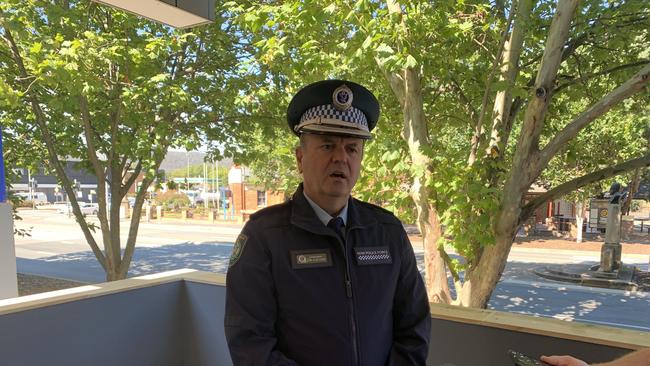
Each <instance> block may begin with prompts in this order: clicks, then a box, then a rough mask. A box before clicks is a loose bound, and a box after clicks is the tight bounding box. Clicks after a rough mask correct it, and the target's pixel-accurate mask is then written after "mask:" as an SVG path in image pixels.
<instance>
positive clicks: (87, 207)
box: [57, 202, 99, 215]
mask: <svg viewBox="0 0 650 366" xmlns="http://www.w3.org/2000/svg"><path fill="white" fill-rule="evenodd" d="M79 209H81V213H82V214H84V215H97V212H99V206H98V205H97V204H96V203H88V202H79ZM57 212H58V213H62V214H65V215H72V204H70V203H68V204H67V205H65V206H62V207H59V209H58V210H57Z"/></svg>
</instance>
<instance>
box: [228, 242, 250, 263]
mask: <svg viewBox="0 0 650 366" xmlns="http://www.w3.org/2000/svg"><path fill="white" fill-rule="evenodd" d="M247 241H248V236H246V235H245V234H239V236H238V237H237V240H235V245H234V246H233V247H232V253H231V254H230V262H229V263H228V268H230V267H232V266H234V265H235V264H236V263H237V261H239V258H241V255H242V253H244V247H246V242H247Z"/></svg>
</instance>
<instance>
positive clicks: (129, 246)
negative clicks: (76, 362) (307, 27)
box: [0, 0, 238, 281]
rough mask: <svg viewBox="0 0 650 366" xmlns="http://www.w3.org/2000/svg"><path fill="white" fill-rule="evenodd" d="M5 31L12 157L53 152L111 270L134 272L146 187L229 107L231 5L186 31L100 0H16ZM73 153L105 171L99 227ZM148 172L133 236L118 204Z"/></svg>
mask: <svg viewBox="0 0 650 366" xmlns="http://www.w3.org/2000/svg"><path fill="white" fill-rule="evenodd" d="M0 37H1V40H2V44H0V69H1V70H2V73H1V74H2V77H1V79H0V92H1V93H2V97H1V98H0V99H2V100H5V101H9V102H10V103H9V105H6V106H5V107H4V108H3V109H2V111H1V112H0V123H1V124H2V126H3V128H4V130H3V132H4V133H5V137H6V141H7V146H8V149H11V150H12V151H14V152H16V155H14V156H10V157H9V159H8V161H7V164H8V167H9V168H11V167H12V166H14V165H13V164H19V163H20V162H21V160H20V159H27V160H29V159H31V161H34V160H37V159H39V158H41V159H42V157H43V156H47V161H46V162H44V163H45V164H46V165H47V167H48V168H49V169H50V170H52V171H54V172H55V173H56V175H57V178H58V180H59V181H60V183H59V184H60V185H61V186H62V187H63V189H64V190H65V192H66V193H67V196H68V197H69V199H70V200H71V203H72V206H73V212H74V215H75V218H76V220H77V222H78V223H79V225H80V227H81V230H82V231H83V233H84V236H85V238H86V241H87V242H88V244H89V246H90V248H91V249H92V251H93V253H94V254H95V257H96V258H97V260H98V261H99V263H100V264H101V266H102V268H103V269H104V271H105V272H106V279H107V280H109V281H111V280H117V279H122V278H125V277H126V276H127V273H128V269H129V266H130V263H131V259H132V257H133V252H134V250H135V244H136V238H137V233H138V225H139V220H140V216H141V211H142V205H143V202H144V199H145V194H146V190H147V188H148V187H149V186H150V185H151V183H152V182H153V181H154V179H155V177H156V174H157V171H158V168H159V166H160V163H161V161H162V159H163V157H164V156H165V154H166V152H167V150H168V149H169V148H179V147H183V148H186V149H190V150H191V149H194V148H196V146H198V145H199V144H200V143H201V139H202V136H204V131H205V130H206V129H209V128H215V126H216V125H217V124H218V118H219V116H221V115H223V114H229V112H227V111H226V109H227V108H228V106H229V105H232V103H228V101H229V98H231V96H232V95H233V93H234V95H236V94H237V92H236V91H235V92H232V93H231V90H233V89H232V88H231V87H230V85H229V82H230V81H229V76H231V75H233V74H234V73H235V72H236V65H237V53H238V50H237V42H236V38H235V35H234V28H232V26H231V25H230V24H229V23H228V21H227V19H225V18H224V16H223V14H222V13H220V12H218V14H217V15H216V21H215V23H214V24H213V25H210V26H206V27H200V28H197V29H191V30H186V31H176V30H172V29H170V28H168V27H166V26H162V25H159V24H155V23H153V22H150V21H147V20H143V19H141V18H138V17H135V16H133V15H130V14H126V13H124V12H121V11H117V10H115V9H113V8H109V7H106V6H101V5H98V4H96V3H94V2H90V1H45V0H30V1H17V0H16V1H14V0H10V1H9V0H7V1H2V2H0ZM223 133H224V134H225V133H227V131H225V130H224V132H223ZM25 142H28V143H29V145H28V146H26V145H24V143H25ZM21 149H24V151H22V152H18V150H21ZM43 151H46V154H43V155H38V153H39V152H43ZM26 156H27V157H28V158H25V157H26ZM29 157H31V158H29ZM69 157H72V158H77V159H81V164H82V166H84V167H85V168H86V169H87V170H88V171H89V172H91V173H93V174H95V175H96V176H97V177H98V187H97V194H98V198H99V208H100V209H99V213H98V220H99V229H100V231H99V233H97V232H96V227H95V226H94V225H93V224H89V223H88V222H87V221H86V219H85V217H84V216H83V215H82V214H81V211H80V209H79V205H78V202H77V199H76V195H75V194H74V191H73V186H72V183H71V181H70V179H69V177H67V176H66V174H65V171H64V169H63V168H64V162H63V160H64V159H65V158H69ZM140 173H144V180H143V181H142V184H141V186H140V188H139V189H138V192H137V196H136V200H135V205H134V208H133V216H132V218H131V221H130V227H129V232H128V236H127V239H126V243H125V245H122V243H121V240H120V225H119V219H120V218H119V207H120V203H121V201H122V200H123V198H124V196H125V195H126V193H127V191H128V189H129V187H130V186H131V185H132V184H133V183H134V181H135V179H136V177H138V175H139V174H140ZM107 193H108V194H109V195H110V202H107V200H106V197H107ZM122 246H123V247H124V248H125V249H124V250H121V247H122Z"/></svg>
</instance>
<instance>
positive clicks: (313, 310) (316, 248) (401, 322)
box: [225, 185, 431, 366]
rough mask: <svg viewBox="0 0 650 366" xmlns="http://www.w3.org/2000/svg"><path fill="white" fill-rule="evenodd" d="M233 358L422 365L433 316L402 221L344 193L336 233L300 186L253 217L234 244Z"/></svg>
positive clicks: (229, 320)
mask: <svg viewBox="0 0 650 366" xmlns="http://www.w3.org/2000/svg"><path fill="white" fill-rule="evenodd" d="M226 282H227V294H226V317H225V331H226V338H227V340H228V346H229V348H230V354H231V357H232V360H233V363H234V364H235V365H237V366H238V365H304V366H311V365H328V366H332V365H337V366H339V365H372V366H375V365H377V366H379V365H424V364H425V361H426V356H427V351H428V343H429V334H430V328H431V318H430V314H429V304H428V301H427V296H426V291H425V288H424V284H423V281H422V277H421V276H420V273H419V272H418V269H417V265H416V261H415V256H414V254H413V248H412V247H411V244H410V242H409V240H408V237H407V235H406V232H405V231H404V228H403V226H402V224H401V223H400V221H399V220H398V219H397V218H395V217H394V216H393V215H392V214H391V213H390V212H388V211H386V210H384V209H382V208H379V207H377V206H374V205H371V204H368V203H364V202H361V201H358V200H356V199H353V198H350V200H349V201H348V220H347V225H346V227H345V232H344V238H343V240H341V238H339V237H338V236H337V235H336V234H335V232H334V231H333V230H331V229H330V228H328V227H326V226H325V225H323V223H322V222H321V221H319V219H318V218H317V216H316V214H315V213H314V210H313V209H312V208H311V206H310V205H309V203H308V202H307V200H306V199H305V197H304V195H303V193H302V185H301V186H300V187H299V188H298V190H297V192H296V193H295V194H294V196H293V198H292V199H291V200H290V201H288V202H286V203H283V204H280V205H275V206H271V207H268V208H266V209H263V210H261V211H259V212H257V213H256V214H254V215H252V216H251V219H250V221H249V222H248V223H247V224H246V226H245V227H244V229H243V230H242V234H240V237H239V238H238V239H237V243H236V245H235V248H234V249H233V257H232V258H231V264H230V268H229V270H228V277H227V281H226Z"/></svg>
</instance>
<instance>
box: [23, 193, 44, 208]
mask: <svg viewBox="0 0 650 366" xmlns="http://www.w3.org/2000/svg"><path fill="white" fill-rule="evenodd" d="M17 195H18V196H20V197H22V198H23V200H25V201H34V203H35V204H36V205H46V204H47V203H48V202H47V196H46V195H45V193H43V192H32V193H22V192H21V193H17Z"/></svg>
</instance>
